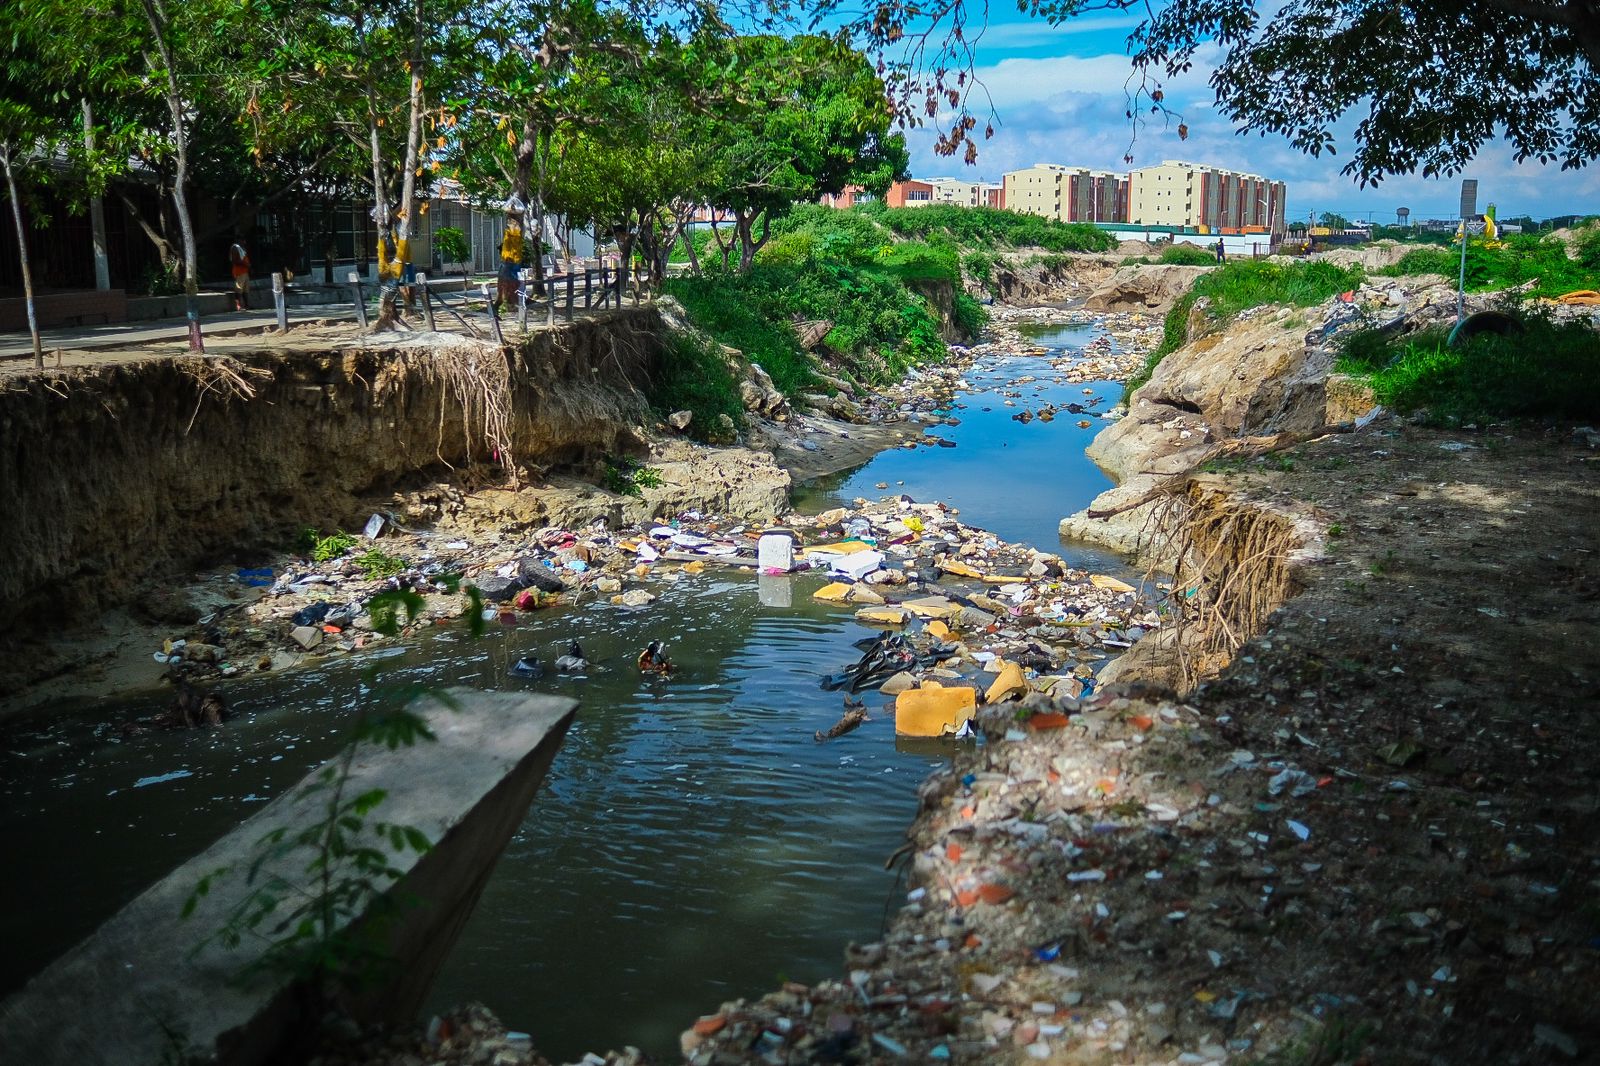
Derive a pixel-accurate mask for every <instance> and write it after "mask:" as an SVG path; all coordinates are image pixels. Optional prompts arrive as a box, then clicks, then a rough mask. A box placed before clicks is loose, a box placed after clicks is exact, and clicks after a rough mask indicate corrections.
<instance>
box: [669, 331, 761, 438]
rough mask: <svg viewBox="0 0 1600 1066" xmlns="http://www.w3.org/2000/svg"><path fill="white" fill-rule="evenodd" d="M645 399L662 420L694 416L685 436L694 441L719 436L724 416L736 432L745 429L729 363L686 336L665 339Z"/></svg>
mask: <svg viewBox="0 0 1600 1066" xmlns="http://www.w3.org/2000/svg"><path fill="white" fill-rule="evenodd" d="M764 365H765V364H763V366H764ZM769 373H770V371H769ZM647 398H648V399H649V401H650V406H651V407H652V408H653V409H654V410H655V412H656V413H657V414H658V415H660V416H661V417H662V418H665V417H666V416H667V415H670V414H672V413H673V412H674V411H688V412H689V413H690V414H691V415H693V418H691V419H690V421H689V426H688V429H687V430H685V432H687V433H688V434H689V436H690V437H692V438H694V439H695V440H699V441H704V440H709V439H711V438H712V437H714V436H719V435H721V432H722V418H721V416H722V415H727V416H728V418H729V419H730V420H731V421H732V422H733V425H734V428H736V429H737V428H738V427H740V426H743V425H744V403H743V402H742V401H741V400H740V399H739V383H738V380H737V379H736V378H735V377H734V374H733V369H732V368H731V367H729V366H728V361H727V360H726V359H724V358H723V357H722V353H721V352H719V351H715V350H713V349H712V348H711V347H710V346H709V345H707V344H706V343H705V342H704V341H701V340H699V339H698V338H696V337H692V336H689V335H687V334H682V333H673V334H670V335H669V336H668V337H667V343H666V348H665V350H664V351H663V352H662V353H661V361H660V365H659V366H658V367H657V370H656V377H655V380H654V381H652V382H651V385H650V389H649V393H648V397H647Z"/></svg>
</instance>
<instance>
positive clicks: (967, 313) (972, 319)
mask: <svg viewBox="0 0 1600 1066" xmlns="http://www.w3.org/2000/svg"><path fill="white" fill-rule="evenodd" d="M950 317H951V318H952V319H954V320H955V324H956V328H957V329H959V330H960V331H961V332H962V333H964V334H966V335H967V336H968V337H976V336H977V335H978V331H979V330H981V329H983V326H984V323H986V322H988V321H989V312H988V311H987V310H985V309H984V306H983V305H982V304H980V303H979V302H978V301H977V300H975V299H973V298H972V297H971V296H969V295H967V294H966V293H964V292H962V291H961V290H959V289H957V290H956V305H955V310H954V311H953V312H952V313H951V316H950Z"/></svg>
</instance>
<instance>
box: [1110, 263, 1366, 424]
mask: <svg viewBox="0 0 1600 1066" xmlns="http://www.w3.org/2000/svg"><path fill="white" fill-rule="evenodd" d="M1361 278H1362V271H1361V268H1360V267H1358V266H1352V267H1339V266H1335V265H1333V264H1332V263H1328V262H1325V261H1322V260H1312V261H1311V262H1294V263H1278V262H1273V261H1272V260H1270V259H1261V260H1243V259H1241V260H1236V261H1234V262H1230V263H1226V264H1224V265H1222V266H1220V267H1218V268H1217V269H1215V270H1213V271H1211V272H1210V273H1207V274H1202V275H1200V276H1199V277H1198V278H1196V279H1195V282H1194V285H1193V287H1191V288H1190V289H1189V291H1188V292H1187V293H1185V294H1184V295H1183V296H1182V297H1181V298H1179V300H1178V301H1177V302H1176V303H1175V304H1173V305H1172V310H1170V311H1168V312H1167V317H1166V320H1165V321H1164V322H1163V323H1162V333H1161V344H1160V345H1159V346H1158V347H1157V348H1156V349H1155V351H1153V352H1151V353H1150V355H1149V356H1148V357H1147V358H1146V359H1145V363H1144V366H1142V367H1140V368H1139V372H1138V373H1136V374H1134V375H1133V377H1131V378H1129V379H1128V381H1127V384H1125V385H1124V386H1123V389H1122V402H1123V403H1127V402H1128V397H1130V396H1132V395H1133V391H1134V390H1135V389H1137V388H1139V387H1140V386H1141V385H1143V384H1144V383H1145V382H1147V381H1149V380H1150V375H1151V374H1153V373H1154V372H1155V369H1156V366H1157V364H1159V363H1160V362H1161V360H1163V359H1165V358H1166V357H1167V356H1168V355H1171V354H1172V353H1173V352H1175V351H1177V350H1178V349H1179V348H1181V347H1183V345H1184V343H1185V342H1186V341H1187V340H1188V331H1189V314H1190V312H1191V311H1193V310H1194V305H1195V303H1196V302H1197V301H1198V300H1199V299H1200V298H1201V297H1205V298H1206V299H1207V300H1208V301H1209V302H1208V304H1207V308H1206V316H1207V318H1209V319H1210V320H1211V321H1212V322H1213V323H1214V324H1217V325H1220V324H1222V323H1224V322H1227V321H1229V320H1230V319H1232V318H1234V317H1236V316H1237V315H1238V314H1239V313H1240V312H1241V311H1247V310H1249V309H1250V308H1252V307H1262V306H1264V305H1267V304H1287V305H1288V306H1290V307H1310V306H1312V305H1314V304H1319V303H1321V302H1322V301H1323V300H1326V299H1327V298H1328V297H1330V296H1332V295H1333V294H1334V293H1339V292H1344V291H1346V290H1348V289H1353V288H1355V287H1356V286H1357V285H1359V284H1361Z"/></svg>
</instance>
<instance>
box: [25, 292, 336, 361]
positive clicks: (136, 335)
mask: <svg viewBox="0 0 1600 1066" xmlns="http://www.w3.org/2000/svg"><path fill="white" fill-rule="evenodd" d="M354 318H355V309H354V308H353V307H351V306H350V305H349V304H348V303H346V304H313V305H311V306H307V307H291V308H290V309H289V323H290V325H293V324H294V323H296V322H306V321H309V320H313V319H315V320H321V319H340V320H348V319H354ZM277 324H278V316H277V313H276V312H274V311H273V310H271V309H270V308H269V309H267V310H265V311H229V312H226V313H224V314H220V315H207V316H205V317H203V318H201V319H200V330H201V332H202V333H203V334H204V335H205V336H207V337H213V336H217V337H220V336H225V335H227V334H232V333H242V332H248V331H254V330H261V329H266V328H267V327H269V326H275V325H277ZM39 335H40V338H41V339H42V340H43V342H44V352H45V356H46V358H49V357H50V356H51V353H52V352H54V351H56V350H57V349H62V350H65V351H82V350H85V349H93V348H122V347H126V346H129V345H137V344H155V343H163V342H170V341H175V340H176V341H181V340H183V339H184V338H186V337H187V336H188V335H189V323H188V321H187V320H186V319H183V318H163V319H158V320H156V321H149V322H108V323H105V324H102V325H98V326H62V327H57V328H54V329H46V330H40V334H39ZM32 356H33V341H32V340H31V339H30V338H29V336H28V334H27V333H26V332H23V333H7V334H3V335H0V360H4V359H28V358H31V357H32Z"/></svg>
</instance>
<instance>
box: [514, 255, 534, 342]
mask: <svg viewBox="0 0 1600 1066" xmlns="http://www.w3.org/2000/svg"><path fill="white" fill-rule="evenodd" d="M532 275H533V271H531V270H526V269H523V270H519V271H517V328H518V329H520V330H521V331H522V332H523V333H526V332H528V281H529V279H530V278H531V277H532Z"/></svg>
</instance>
